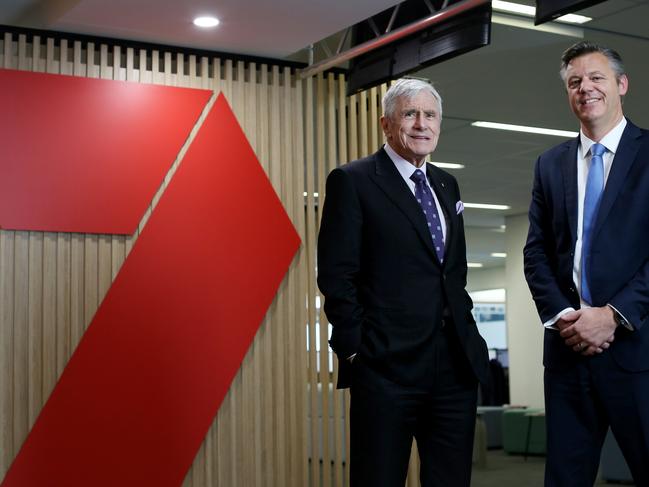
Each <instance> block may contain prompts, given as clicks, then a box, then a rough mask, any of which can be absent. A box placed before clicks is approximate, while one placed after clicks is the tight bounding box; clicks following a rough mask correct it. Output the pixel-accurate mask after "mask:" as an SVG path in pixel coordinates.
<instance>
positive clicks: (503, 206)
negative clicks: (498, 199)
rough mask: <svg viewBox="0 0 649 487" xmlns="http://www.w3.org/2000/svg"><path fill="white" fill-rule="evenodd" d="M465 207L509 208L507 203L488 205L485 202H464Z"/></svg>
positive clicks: (483, 208) (484, 208) (482, 208)
mask: <svg viewBox="0 0 649 487" xmlns="http://www.w3.org/2000/svg"><path fill="white" fill-rule="evenodd" d="M464 207H465V208H478V209H481V210H509V209H510V208H511V206H509V205H490V204H486V203H464Z"/></svg>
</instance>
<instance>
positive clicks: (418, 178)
mask: <svg viewBox="0 0 649 487" xmlns="http://www.w3.org/2000/svg"><path fill="white" fill-rule="evenodd" d="M410 179H412V180H413V181H414V182H415V183H418V184H424V182H425V181H426V175H425V174H424V173H423V171H422V170H421V169H417V170H416V171H415V172H413V173H412V176H410Z"/></svg>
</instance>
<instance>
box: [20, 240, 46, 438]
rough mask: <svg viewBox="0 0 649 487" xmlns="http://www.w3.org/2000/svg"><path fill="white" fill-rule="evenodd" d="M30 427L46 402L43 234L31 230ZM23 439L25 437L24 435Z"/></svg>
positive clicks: (29, 306) (28, 306)
mask: <svg viewBox="0 0 649 487" xmlns="http://www.w3.org/2000/svg"><path fill="white" fill-rule="evenodd" d="M28 265H29V271H28V280H29V284H28V286H29V294H28V303H27V314H28V322H29V325H28V330H29V331H28V334H29V338H28V342H29V350H28V356H29V402H28V408H29V428H31V427H32V426H33V424H34V422H35V421H36V417H37V416H38V413H39V412H40V410H41V405H42V403H43V234H42V233H41V232H29V264H28ZM23 439H24V438H23Z"/></svg>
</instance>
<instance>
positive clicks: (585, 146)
mask: <svg viewBox="0 0 649 487" xmlns="http://www.w3.org/2000/svg"><path fill="white" fill-rule="evenodd" d="M625 127H626V118H624V117H622V120H620V123H618V124H617V125H616V126H615V127H613V129H612V130H611V131H610V132H609V133H608V134H606V135H605V136H604V137H602V140H600V141H599V143H600V144H602V145H603V146H604V147H606V150H608V151H609V152H611V153H613V154H615V152H616V151H617V146H618V145H620V139H622V132H624V128H625ZM579 142H580V146H581V157H582V158H585V157H586V154H588V151H589V150H590V147H591V146H592V145H593V144H594V143H595V141H594V140H590V139H589V138H588V137H586V135H584V132H583V131H582V130H580V131H579Z"/></svg>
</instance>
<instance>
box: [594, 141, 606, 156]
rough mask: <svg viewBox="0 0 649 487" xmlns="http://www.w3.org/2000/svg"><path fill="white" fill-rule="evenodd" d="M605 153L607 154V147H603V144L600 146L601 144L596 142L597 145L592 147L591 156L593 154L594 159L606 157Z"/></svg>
mask: <svg viewBox="0 0 649 487" xmlns="http://www.w3.org/2000/svg"><path fill="white" fill-rule="evenodd" d="M604 152H606V147H604V146H603V145H602V144H600V143H597V142H596V143H595V144H593V145H592V146H591V147H590V154H591V155H592V156H593V157H596V156H599V157H601V156H602V155H604Z"/></svg>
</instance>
